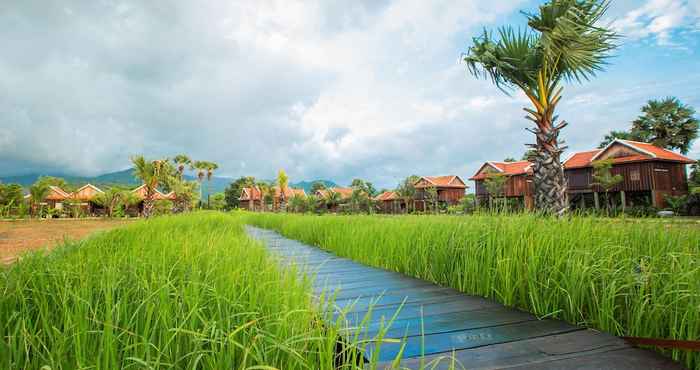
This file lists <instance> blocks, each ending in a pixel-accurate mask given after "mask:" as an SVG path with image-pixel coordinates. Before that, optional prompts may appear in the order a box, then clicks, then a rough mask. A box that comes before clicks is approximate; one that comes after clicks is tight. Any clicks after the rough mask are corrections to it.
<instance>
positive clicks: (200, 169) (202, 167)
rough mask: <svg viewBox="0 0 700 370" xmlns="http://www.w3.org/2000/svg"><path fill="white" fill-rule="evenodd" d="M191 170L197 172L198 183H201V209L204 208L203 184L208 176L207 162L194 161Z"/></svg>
mask: <svg viewBox="0 0 700 370" xmlns="http://www.w3.org/2000/svg"><path fill="white" fill-rule="evenodd" d="M190 169H192V170H195V171H197V182H198V183H199V207H200V208H201V207H202V182H203V181H204V177H205V176H206V173H207V172H206V171H207V162H206V161H194V162H192V163H191V164H190Z"/></svg>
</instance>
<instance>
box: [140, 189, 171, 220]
mask: <svg viewBox="0 0 700 370" xmlns="http://www.w3.org/2000/svg"><path fill="white" fill-rule="evenodd" d="M131 192H132V193H133V194H134V195H136V197H137V198H139V199H140V201H139V202H138V203H137V204H136V205H135V206H134V207H131V208H130V210H131V212H134V211H135V212H138V214H139V215H140V214H142V213H143V200H144V199H145V198H146V192H147V189H146V184H143V185H141V186H139V187H137V188H136V189H134V190H132V191H131ZM153 199H154V200H156V201H158V200H168V201H174V200H175V199H176V197H175V192H172V191H171V192H170V193H168V194H163V193H162V192H161V191H160V190H158V189H155V193H154V195H153Z"/></svg>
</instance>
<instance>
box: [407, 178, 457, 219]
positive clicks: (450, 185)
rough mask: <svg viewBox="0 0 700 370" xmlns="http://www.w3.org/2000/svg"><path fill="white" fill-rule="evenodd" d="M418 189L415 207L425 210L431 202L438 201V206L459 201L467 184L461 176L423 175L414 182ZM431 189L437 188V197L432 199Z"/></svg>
mask: <svg viewBox="0 0 700 370" xmlns="http://www.w3.org/2000/svg"><path fill="white" fill-rule="evenodd" d="M413 187H414V188H415V189H416V194H415V198H414V201H415V208H416V210H418V211H425V210H427V209H428V208H429V207H431V203H434V202H435V201H436V202H437V204H438V206H440V205H443V206H450V205H455V204H457V203H459V202H460V201H461V200H462V198H464V194H465V192H466V189H467V188H468V186H467V184H465V183H464V181H462V179H461V178H460V177H459V176H456V175H450V176H423V177H421V178H419V179H418V181H416V182H415V184H413ZM430 189H435V191H436V192H437V199H435V200H433V199H431V195H430V193H429V192H430V191H431V190H430Z"/></svg>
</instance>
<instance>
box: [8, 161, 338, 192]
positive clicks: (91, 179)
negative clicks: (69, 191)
mask: <svg viewBox="0 0 700 370" xmlns="http://www.w3.org/2000/svg"><path fill="white" fill-rule="evenodd" d="M133 172H134V170H133V169H132V168H128V169H126V170H122V171H116V172H110V173H105V174H102V175H98V176H71V175H63V174H36V173H34V174H27V175H19V176H6V177H0V182H2V183H4V184H11V183H14V184H20V185H22V186H24V187H29V186H30V185H32V184H33V183H34V182H36V180H37V179H38V178H39V177H41V176H45V175H48V176H54V177H61V178H63V179H65V180H66V181H67V182H68V183H69V184H72V185H84V184H86V183H90V184H93V185H95V186H98V187H99V186H109V185H127V186H136V185H139V184H140V183H141V181H140V180H138V179H137V178H135V177H134V175H133ZM185 178H186V179H187V180H195V179H196V177H194V176H191V175H185ZM234 180H235V179H234V178H231V177H219V176H214V177H212V179H211V182H210V183H209V191H210V192H211V193H212V194H214V193H220V192H223V191H224V190H225V189H226V187H228V185H229V184H230V183H231V182H233V181H234ZM316 181H320V182H322V183H324V185H325V186H326V187H334V186H338V185H337V184H336V183H335V182H333V181H329V180H313V181H299V182H292V183H290V184H289V186H291V187H293V188H297V189H304V191H305V192H306V193H307V194H309V193H310V192H311V185H312V184H313V183H314V182H316ZM207 190H208V189H207V181H206V180H205V181H204V183H203V184H202V191H203V193H204V195H205V196H206V194H207V193H208V191H207Z"/></svg>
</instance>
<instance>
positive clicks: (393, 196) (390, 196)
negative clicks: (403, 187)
mask: <svg viewBox="0 0 700 370" xmlns="http://www.w3.org/2000/svg"><path fill="white" fill-rule="evenodd" d="M399 198H400V197H399V193H397V192H395V191H385V192H383V193H381V194H379V195H377V196H376V197H374V200H376V201H391V200H397V199H399Z"/></svg>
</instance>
